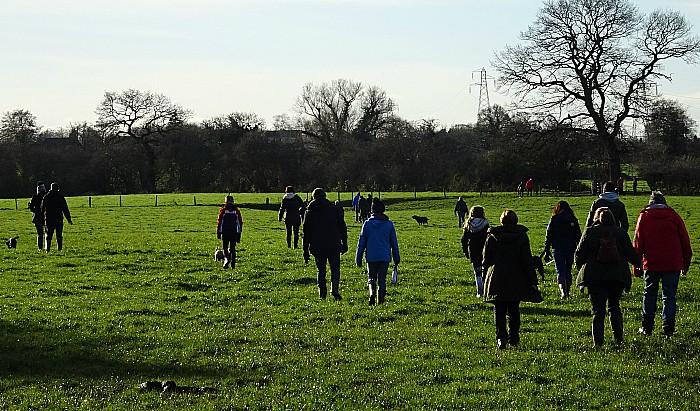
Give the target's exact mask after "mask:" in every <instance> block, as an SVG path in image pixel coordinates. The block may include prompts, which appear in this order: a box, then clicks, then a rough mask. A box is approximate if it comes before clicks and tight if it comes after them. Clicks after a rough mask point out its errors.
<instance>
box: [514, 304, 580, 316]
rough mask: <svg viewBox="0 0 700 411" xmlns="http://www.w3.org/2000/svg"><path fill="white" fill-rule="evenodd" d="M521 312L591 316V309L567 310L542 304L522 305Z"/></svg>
mask: <svg viewBox="0 0 700 411" xmlns="http://www.w3.org/2000/svg"><path fill="white" fill-rule="evenodd" d="M520 312H521V313H523V314H528V315H556V316H559V317H578V318H582V317H590V316H591V310H585V309H574V310H566V309H562V308H551V307H541V306H522V307H520Z"/></svg>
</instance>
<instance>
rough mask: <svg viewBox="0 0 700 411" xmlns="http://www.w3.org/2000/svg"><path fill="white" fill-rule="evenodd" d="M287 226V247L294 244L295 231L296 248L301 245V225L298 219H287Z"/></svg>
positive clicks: (285, 223)
mask: <svg viewBox="0 0 700 411" xmlns="http://www.w3.org/2000/svg"><path fill="white" fill-rule="evenodd" d="M284 225H285V227H286V228H287V247H288V248H289V247H291V246H292V232H294V248H297V246H298V245H299V225H300V222H298V221H285V222H284Z"/></svg>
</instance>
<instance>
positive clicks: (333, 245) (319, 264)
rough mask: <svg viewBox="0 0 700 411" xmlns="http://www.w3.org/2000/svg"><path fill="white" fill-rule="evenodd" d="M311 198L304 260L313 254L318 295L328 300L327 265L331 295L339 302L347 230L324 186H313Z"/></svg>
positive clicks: (305, 219) (306, 221)
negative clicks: (342, 258)
mask: <svg viewBox="0 0 700 411" xmlns="http://www.w3.org/2000/svg"><path fill="white" fill-rule="evenodd" d="M311 197H312V201H311V202H310V203H309V205H308V207H307V208H306V214H305V215H304V225H303V230H304V237H303V242H302V244H303V248H304V262H306V263H308V262H309V258H310V254H313V256H314V260H315V262H316V284H317V285H318V296H319V297H320V298H321V299H325V298H326V294H327V289H328V288H327V285H326V273H327V271H326V264H328V266H329V267H330V270H331V295H332V296H333V298H335V300H336V301H340V300H341V299H342V297H341V295H340V291H339V286H340V254H344V253H346V252H347V251H348V229H347V226H346V225H345V220H344V219H343V215H342V213H341V211H340V210H339V209H338V207H336V206H335V205H333V203H331V202H330V201H328V199H327V198H326V192H325V191H324V190H323V189H322V188H316V189H314V191H313V192H312V194H311Z"/></svg>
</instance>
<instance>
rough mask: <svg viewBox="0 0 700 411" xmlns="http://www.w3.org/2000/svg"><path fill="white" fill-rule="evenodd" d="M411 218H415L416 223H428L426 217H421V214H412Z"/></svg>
mask: <svg viewBox="0 0 700 411" xmlns="http://www.w3.org/2000/svg"><path fill="white" fill-rule="evenodd" d="M411 218H412V219H414V220H416V222H417V223H418V225H423V224H426V225H427V224H428V217H421V216H417V215H414V216H412V217H411Z"/></svg>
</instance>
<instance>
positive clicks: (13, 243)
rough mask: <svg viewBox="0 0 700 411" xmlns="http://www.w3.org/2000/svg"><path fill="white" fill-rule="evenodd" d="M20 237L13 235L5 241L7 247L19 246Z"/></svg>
mask: <svg viewBox="0 0 700 411" xmlns="http://www.w3.org/2000/svg"><path fill="white" fill-rule="evenodd" d="M18 238H19V237H12V238H10V239H8V240H7V241H5V244H7V248H17V239H18Z"/></svg>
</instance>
